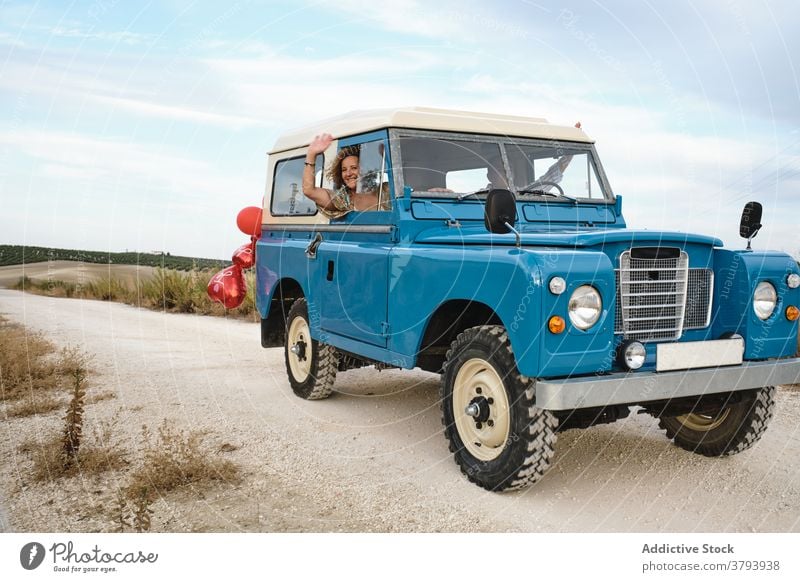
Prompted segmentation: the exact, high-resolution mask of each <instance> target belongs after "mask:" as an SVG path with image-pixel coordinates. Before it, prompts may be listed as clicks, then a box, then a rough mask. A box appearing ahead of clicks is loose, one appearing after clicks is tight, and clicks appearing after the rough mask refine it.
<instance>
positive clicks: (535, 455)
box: [441, 325, 558, 491]
mask: <svg viewBox="0 0 800 582" xmlns="http://www.w3.org/2000/svg"><path fill="white" fill-rule="evenodd" d="M534 385H535V382H534V381H533V380H531V379H530V378H527V377H525V376H522V375H521V374H520V373H519V371H518V370H517V364H516V360H515V359H514V353H513V352H512V351H511V343H510V342H509V340H508V334H507V333H506V330H505V328H503V327H502V326H498V325H484V326H479V327H472V328H470V329H467V330H466V331H464V332H463V333H461V334H460V335H459V336H458V337H457V338H456V340H455V341H454V342H453V343H452V345H451V346H450V350H449V351H448V352H447V359H446V361H445V364H444V370H443V373H442V384H441V407H442V424H443V425H444V434H445V437H446V438H447V441H448V443H449V446H450V451H451V452H452V453H453V455H454V458H455V461H456V463H457V464H458V466H459V467H461V471H462V472H463V473H464V474H465V475H466V476H467V478H468V479H469V480H470V481H472V482H473V483H475V484H476V485H479V486H481V487H483V488H484V489H488V490H490V491H503V490H508V489H519V488H522V487H527V486H528V485H531V484H533V483H535V482H536V481H537V480H539V479H540V478H541V477H542V475H544V473H545V472H546V471H547V469H548V467H549V466H550V460H551V459H552V458H553V454H554V452H555V442H556V428H557V427H558V419H557V418H556V417H555V416H554V415H553V414H552V413H551V412H549V411H547V410H542V409H540V408H536V406H535V389H534ZM503 394H504V395H503ZM503 398H505V401H503ZM481 399H483V400H481ZM465 403H466V404H467V406H464V405H465ZM472 405H474V406H475V408H474V409H472V413H473V414H476V416H469V415H468V414H467V413H466V409H467V408H469V407H470V406H472ZM504 410H507V411H508V413H507V414H504V412H503V411H504ZM478 411H479V412H478ZM470 423H472V424H470ZM503 437H505V438H503Z"/></svg>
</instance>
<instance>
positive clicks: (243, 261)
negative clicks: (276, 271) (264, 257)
mask: <svg viewBox="0 0 800 582" xmlns="http://www.w3.org/2000/svg"><path fill="white" fill-rule="evenodd" d="M231 260H232V261H233V264H234V265H239V266H240V267H241V268H242V269H250V268H252V266H253V265H255V264H256V241H255V239H253V241H252V242H250V243H249V244H246V245H242V246H240V247H239V248H238V249H236V250H235V251H233V257H232V258H231Z"/></svg>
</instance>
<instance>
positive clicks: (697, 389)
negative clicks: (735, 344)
mask: <svg viewBox="0 0 800 582" xmlns="http://www.w3.org/2000/svg"><path fill="white" fill-rule="evenodd" d="M780 384H800V358H792V359H787V360H772V361H767V362H745V363H744V364H741V365H738V366H726V367H720V368H703V369H695V370H680V371H674V372H630V373H620V374H610V375H608V376H589V377H583V378H565V379H562V380H538V381H537V382H536V406H537V407H539V408H544V409H546V410H573V409H576V408H594V407H597V406H608V405H610V404H630V405H634V404H640V403H642V402H652V401H654V400H668V399H670V398H682V397H684V396H701V395H703V394H718V393H721V392H734V391H737V390H750V389H751V388H762V387H764V386H777V385H780Z"/></svg>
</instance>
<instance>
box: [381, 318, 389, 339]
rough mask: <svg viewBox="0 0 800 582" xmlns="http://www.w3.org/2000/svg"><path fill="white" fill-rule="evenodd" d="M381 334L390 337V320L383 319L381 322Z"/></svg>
mask: <svg viewBox="0 0 800 582" xmlns="http://www.w3.org/2000/svg"><path fill="white" fill-rule="evenodd" d="M381 335H382V336H384V337H388V336H389V322H388V321H382V322H381Z"/></svg>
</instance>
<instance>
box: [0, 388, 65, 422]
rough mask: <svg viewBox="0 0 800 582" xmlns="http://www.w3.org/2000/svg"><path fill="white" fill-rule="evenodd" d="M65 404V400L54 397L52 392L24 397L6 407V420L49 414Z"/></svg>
mask: <svg viewBox="0 0 800 582" xmlns="http://www.w3.org/2000/svg"><path fill="white" fill-rule="evenodd" d="M63 404H64V401H63V399H61V398H58V397H56V396H54V395H53V394H52V393H50V392H44V393H35V392H34V393H32V394H28V395H26V396H23V397H22V398H20V399H19V400H17V401H16V402H13V403H10V404H8V405H7V406H6V409H5V415H6V418H21V417H24V416H35V415H37V414H47V413H48V412H53V411H54V410H58V409H59V408H61V407H62V406H63Z"/></svg>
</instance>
